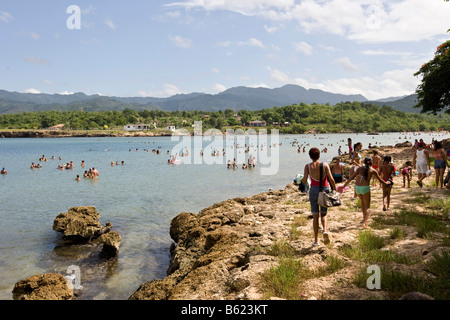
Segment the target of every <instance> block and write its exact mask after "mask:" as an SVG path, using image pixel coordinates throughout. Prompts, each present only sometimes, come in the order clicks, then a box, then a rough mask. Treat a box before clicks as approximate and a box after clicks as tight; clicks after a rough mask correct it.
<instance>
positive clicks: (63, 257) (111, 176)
mask: <svg viewBox="0 0 450 320" xmlns="http://www.w3.org/2000/svg"><path fill="white" fill-rule="evenodd" d="M348 137H351V138H352V139H353V142H357V141H361V142H362V143H363V147H364V148H366V147H367V145H368V143H372V144H375V143H377V144H378V145H387V144H389V145H394V144H395V143H398V142H404V141H405V139H404V137H405V134H399V133H392V134H383V135H378V136H371V135H365V134H358V135H357V134H352V135H348V134H318V135H282V136H279V137H278V141H277V140H276V139H274V140H273V141H275V142H276V144H275V145H272V146H271V144H272V143H271V141H266V140H262V139H261V138H259V139H256V141H252V142H255V143H254V146H253V147H251V148H250V149H251V150H250V153H251V154H253V155H256V156H257V157H258V158H259V160H260V161H263V160H268V159H269V160H272V161H271V162H267V161H266V164H267V165H265V166H263V165H261V164H260V163H258V165H257V166H256V168H255V169H253V170H242V169H241V168H240V167H239V168H238V169H236V170H230V169H227V168H226V164H225V163H226V160H225V158H224V157H222V156H220V157H213V158H209V157H207V155H208V154H209V151H210V149H211V147H216V148H217V149H218V150H221V149H222V147H223V148H224V149H225V150H226V152H227V156H231V155H232V156H233V157H237V158H238V159H239V158H242V157H245V156H248V154H245V153H244V149H243V148H236V147H235V146H234V142H236V141H237V140H233V137H228V138H225V139H223V138H222V137H212V138H206V137H205V138H203V139H200V140H201V141H202V142H201V144H202V146H201V149H202V150H204V153H205V155H204V157H203V158H201V157H198V155H199V154H200V153H199V152H200V151H199V149H198V148H194V149H191V153H190V156H189V157H183V158H180V159H181V160H182V163H181V164H179V165H170V164H168V163H167V160H168V158H169V155H168V154H167V151H169V152H170V153H172V152H173V153H175V152H178V153H180V152H181V151H183V150H185V149H184V148H178V147H180V146H181V147H183V143H187V144H186V145H187V146H194V143H193V138H191V137H182V138H177V139H175V138H171V137H145V138H144V137H142V138H46V139H31V138H28V139H22V138H17V139H0V167H6V169H7V170H8V174H7V175H2V176H0V221H1V223H0V299H12V294H11V291H12V289H13V287H14V284H15V283H16V282H17V281H19V280H21V279H24V278H26V277H28V276H31V275H34V274H38V273H46V272H58V273H63V274H65V273H66V270H67V268H68V267H69V266H71V265H76V266H79V267H80V271H81V285H82V286H83V288H82V289H81V290H79V294H80V295H79V299H127V298H128V297H129V296H130V295H131V294H132V293H133V292H134V291H135V290H136V289H137V288H138V287H139V285H140V284H142V283H144V282H145V281H148V280H152V279H155V278H162V277H164V276H165V273H166V270H167V267H168V263H169V248H170V245H171V243H172V240H171V239H170V237H169V227H170V221H171V220H172V219H173V218H174V217H175V216H176V215H177V214H178V213H180V212H183V211H188V212H194V213H197V212H198V211H200V210H201V209H203V208H205V207H208V206H210V205H212V204H214V203H216V202H219V201H222V200H226V199H229V198H233V197H240V196H251V195H253V194H257V193H260V192H265V191H268V189H269V188H272V189H280V188H284V187H285V186H286V185H287V184H288V183H290V182H291V181H292V179H293V178H294V177H295V176H296V175H297V173H302V172H303V168H304V165H305V164H306V163H307V162H308V161H309V157H308V155H307V153H298V152H297V147H293V146H292V145H291V142H292V141H294V139H297V141H298V142H299V144H304V145H308V144H309V145H308V146H306V151H308V150H309V148H310V147H313V146H316V147H319V148H320V149H323V148H324V147H327V148H328V153H324V154H322V157H321V160H323V161H330V160H331V159H332V158H333V157H334V156H336V155H337V149H338V145H341V146H342V150H343V152H346V151H347V150H348V149H347V147H346V143H347V138H348ZM406 137H407V138H408V140H409V141H411V142H412V141H414V139H415V138H423V139H424V140H425V142H428V143H429V142H431V137H434V138H435V139H438V140H441V139H443V138H449V135H446V136H444V135H442V134H441V135H438V134H424V133H422V134H421V135H420V136H414V135H413V134H410V133H408V134H406ZM399 138H401V139H399ZM208 139H210V140H208ZM226 139H229V140H228V141H227V140H226ZM182 142H183V143H182ZM247 142H248V141H247ZM191 143H192V144H191ZM238 143H239V144H240V145H241V146H243V145H244V143H245V141H244V142H243V140H242V141H241V140H239V142H238ZM249 144H250V143H249ZM257 145H258V147H257ZM218 146H220V147H218ZM175 148H176V149H175ZM261 148H263V150H261ZM145 149H147V150H148V151H146V150H145ZM152 149H155V150H160V151H161V154H155V153H153V152H152ZM42 155H45V156H46V157H47V158H48V161H47V162H40V161H39V158H40V157H41V156H42ZM52 156H55V157H56V160H51V157H52ZM59 156H61V158H62V160H58V157H59ZM275 158H276V159H275ZM242 159H243V158H242ZM71 160H72V161H73V162H74V163H75V168H74V169H73V170H64V171H60V170H57V166H58V165H59V164H63V163H67V162H69V161H71ZM81 160H84V161H85V163H86V167H85V168H84V169H83V168H81V166H80V163H81ZM187 160H190V161H191V164H189V163H187V162H188V161H187ZM209 160H211V161H212V160H214V161H216V162H219V164H207V162H208V161H209ZM275 160H279V165H277V166H276V167H277V168H278V171H277V172H276V174H274V175H270V174H269V175H264V174H262V171H261V170H262V169H263V168H266V169H267V168H269V167H270V164H272V165H274V163H275ZM111 161H114V162H115V161H119V162H121V161H124V162H125V165H123V166H122V165H115V166H113V167H112V166H111V165H110V163H111ZM32 162H34V163H41V164H42V168H40V169H34V170H31V169H30V165H31V163H32ZM196 162H200V163H198V164H195V163H196ZM90 167H95V168H97V169H98V170H99V172H100V176H99V178H98V179H95V180H93V179H83V178H82V180H81V181H75V177H76V175H77V174H79V175H80V176H82V174H83V172H84V170H87V169H88V168H90ZM87 205H93V206H95V207H96V208H97V210H98V211H99V213H100V215H101V218H100V221H101V223H102V225H104V224H105V223H106V222H111V223H112V224H113V230H117V231H118V232H119V234H120V235H121V237H122V243H121V246H120V252H119V256H118V258H117V259H116V260H113V261H110V262H108V263H105V262H101V261H99V260H98V248H96V247H95V246H86V245H85V246H72V247H69V248H68V247H65V246H62V245H61V244H62V237H61V235H60V234H58V233H57V232H55V231H53V229H52V225H53V220H54V219H55V217H56V216H57V215H58V214H59V213H60V212H67V210H68V209H70V208H71V207H74V206H87Z"/></svg>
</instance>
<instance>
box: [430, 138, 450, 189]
mask: <svg viewBox="0 0 450 320" xmlns="http://www.w3.org/2000/svg"><path fill="white" fill-rule="evenodd" d="M433 157H434V171H435V172H436V189H437V188H438V187H439V182H440V183H441V188H444V173H445V168H446V167H447V161H448V159H447V154H446V153H445V151H444V148H443V147H442V143H441V142H439V141H435V142H434V150H433Z"/></svg>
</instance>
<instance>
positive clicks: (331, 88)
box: [267, 67, 420, 100]
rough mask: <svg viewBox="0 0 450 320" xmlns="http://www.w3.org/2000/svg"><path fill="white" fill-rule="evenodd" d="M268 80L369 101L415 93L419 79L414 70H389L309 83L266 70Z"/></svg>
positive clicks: (275, 71)
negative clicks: (351, 95)
mask: <svg viewBox="0 0 450 320" xmlns="http://www.w3.org/2000/svg"><path fill="white" fill-rule="evenodd" d="M267 70H268V71H269V73H270V79H271V80H273V81H275V82H276V83H277V85H285V84H296V85H299V86H302V87H304V88H306V89H311V88H313V89H321V90H324V91H328V92H334V93H339V94H362V95H363V96H364V97H366V98H367V99H369V100H376V99H381V98H387V97H394V96H403V95H409V94H412V93H414V92H415V90H416V88H417V86H418V85H419V83H420V79H418V78H416V77H414V76H413V74H414V72H415V71H416V70H415V69H411V68H405V69H397V70H390V71H386V72H384V73H382V74H381V75H377V76H363V77H353V78H337V79H327V80H323V81H319V82H317V81H310V80H308V79H305V78H302V77H292V76H290V75H289V74H287V73H285V72H283V71H281V70H279V69H271V68H270V67H268V68H267Z"/></svg>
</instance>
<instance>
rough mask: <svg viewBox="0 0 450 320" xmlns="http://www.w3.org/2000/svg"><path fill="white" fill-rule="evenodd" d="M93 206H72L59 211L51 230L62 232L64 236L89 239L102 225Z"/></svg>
mask: <svg viewBox="0 0 450 320" xmlns="http://www.w3.org/2000/svg"><path fill="white" fill-rule="evenodd" d="M99 218H100V214H99V213H98V212H97V210H96V209H95V207H92V206H88V207H73V208H70V209H69V211H67V212H65V213H60V214H59V215H58V216H57V217H56V218H55V220H54V222H53V230H55V231H58V232H63V233H64V236H66V237H73V238H81V239H86V240H88V239H90V238H91V237H93V236H94V235H95V234H96V233H97V232H98V231H100V229H101V227H102V225H101V223H100V221H99Z"/></svg>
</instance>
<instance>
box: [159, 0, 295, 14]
mask: <svg viewBox="0 0 450 320" xmlns="http://www.w3.org/2000/svg"><path fill="white" fill-rule="evenodd" d="M293 4H294V0H277V1H273V0H188V1H185V2H174V3H170V4H167V5H165V6H181V7H185V8H186V9H191V8H196V7H201V8H203V9H205V10H207V11H211V10H229V11H233V12H238V13H240V14H243V15H247V16H252V15H256V14H262V13H263V12H270V11H271V10H280V9H281V10H288V9H289V8H291V7H292V5H293Z"/></svg>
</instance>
